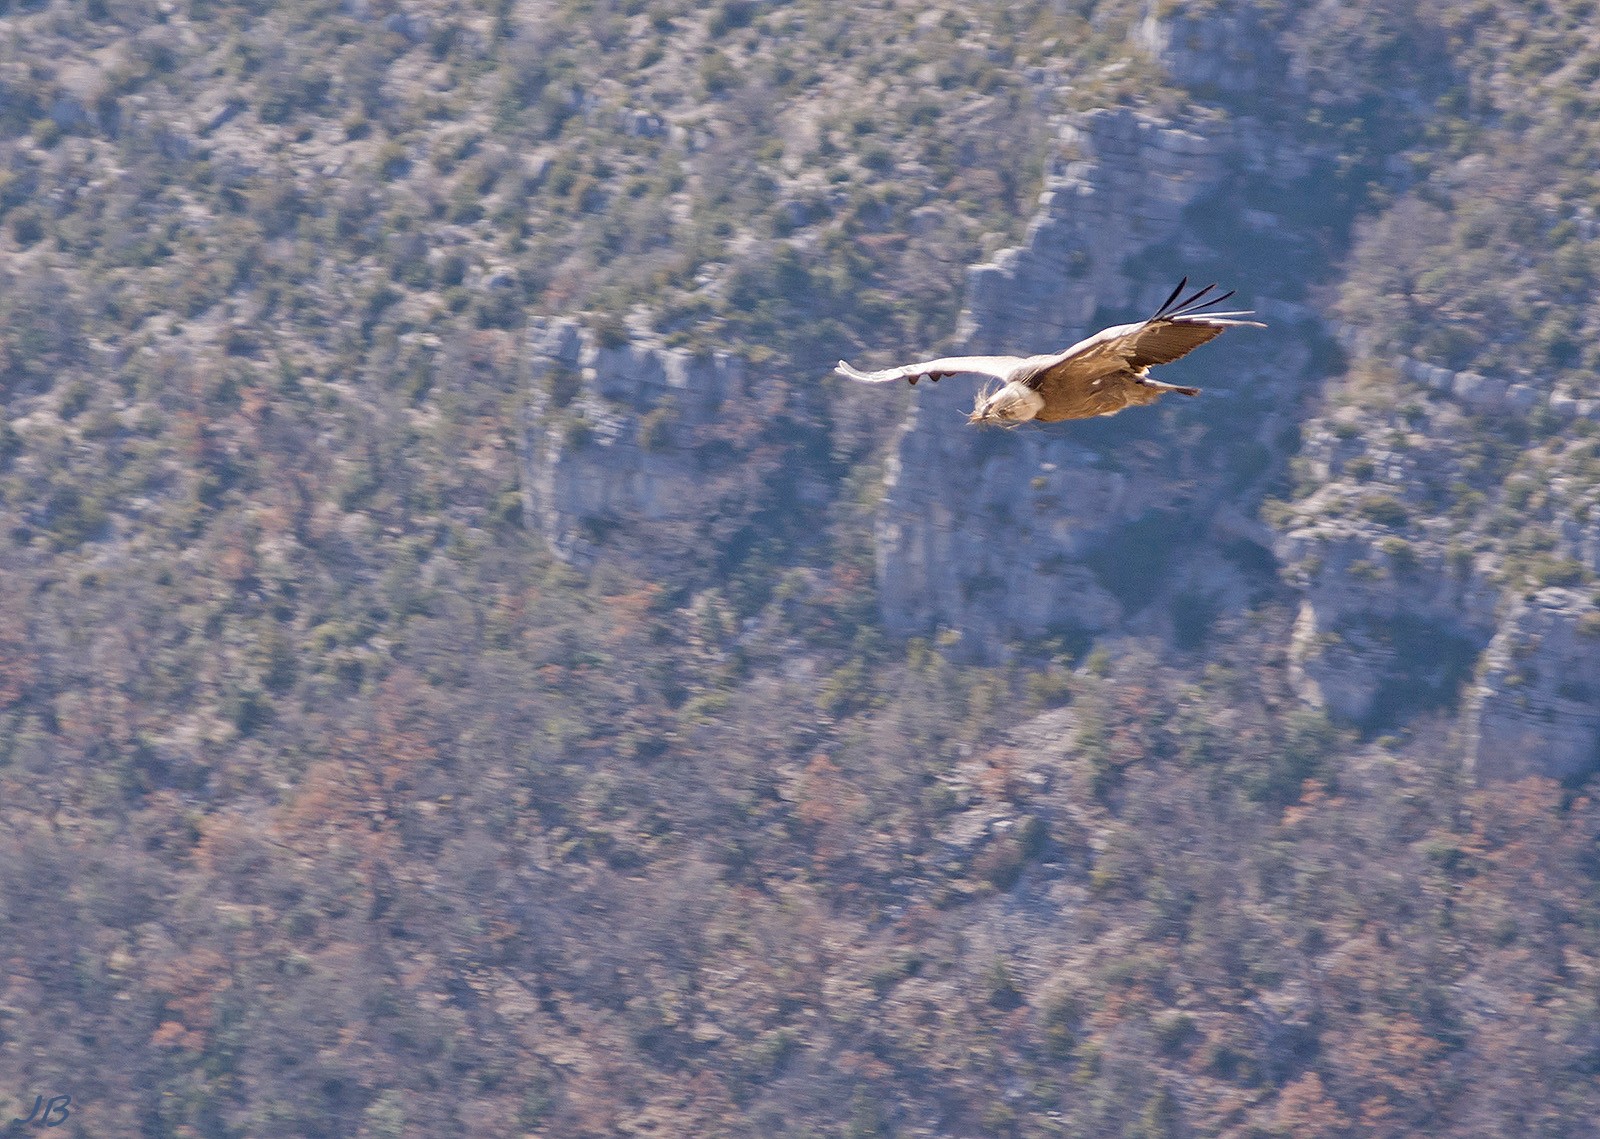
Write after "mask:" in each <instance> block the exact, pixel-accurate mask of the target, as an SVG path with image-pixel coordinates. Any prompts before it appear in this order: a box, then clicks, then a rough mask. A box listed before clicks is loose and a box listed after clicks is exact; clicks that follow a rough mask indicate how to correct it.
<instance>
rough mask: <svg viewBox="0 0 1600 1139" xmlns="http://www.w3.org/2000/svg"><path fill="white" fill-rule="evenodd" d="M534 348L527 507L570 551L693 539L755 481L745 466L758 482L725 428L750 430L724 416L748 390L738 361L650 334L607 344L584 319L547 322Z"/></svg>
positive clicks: (525, 435) (574, 554) (526, 431)
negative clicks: (604, 543) (612, 543)
mask: <svg viewBox="0 0 1600 1139" xmlns="http://www.w3.org/2000/svg"><path fill="white" fill-rule="evenodd" d="M529 349H530V359H531V371H532V375H531V389H532V392H533V398H532V399H531V400H530V402H529V408H528V413H527V415H526V417H525V419H524V423H523V429H522V439H523V446H522V456H523V459H522V461H523V482H522V485H523V496H524V509H525V513H526V517H527V520H528V523H529V525H531V526H532V527H533V528H535V529H537V530H538V531H539V532H540V533H542V534H543V535H544V537H545V540H546V541H548V542H549V543H550V546H551V548H552V549H553V550H554V551H555V552H556V553H557V554H558V555H560V556H561V557H562V558H564V559H566V560H568V561H571V562H577V563H580V564H581V563H586V562H588V561H590V560H592V558H593V555H594V552H595V546H596V543H597V541H599V540H600V539H602V538H608V537H609V538H621V539H624V540H626V539H627V538H628V537H629V536H632V537H634V538H635V539H638V540H641V541H644V542H647V543H650V544H653V545H655V546H657V547H658V548H661V549H663V550H665V549H666V548H668V547H670V546H672V545H674V544H682V543H684V542H688V541H692V540H693V539H694V535H693V533H690V532H689V531H692V530H694V529H695V528H696V527H697V526H698V525H699V524H701V523H703V522H704V521H705V519H706V518H707V517H708V516H709V515H711V514H713V513H714V512H715V509H716V506H717V505H718V503H719V502H720V501H721V500H724V499H726V498H728V497H729V496H730V495H732V494H735V493H737V491H738V490H739V489H740V488H741V487H743V486H744V485H746V483H747V481H748V480H747V478H746V477H745V475H744V474H742V473H741V472H746V473H748V474H749V475H750V477H754V473H755V468H754V467H753V466H743V465H741V464H740V463H738V462H734V461H731V460H732V457H733V452H734V449H735V448H734V446H733V444H735V443H736V440H735V438H734V437H732V436H730V435H729V434H727V433H726V432H724V431H723V428H724V427H726V426H730V425H731V426H733V427H735V428H737V427H738V426H739V417H738V416H737V415H730V416H724V415H723V414H722V412H723V407H724V404H725V403H726V402H727V401H728V399H729V397H730V396H734V395H742V394H744V382H745V371H744V367H743V364H742V362H741V361H739V360H738V359H736V358H735V357H732V356H729V355H726V354H720V355H711V356H697V355H695V354H693V353H691V352H688V351H686V350H684V349H674V348H666V347H663V346H661V345H660V344H659V343H653V342H651V341H650V340H648V339H646V338H644V337H643V336H641V337H640V338H639V339H637V340H624V341H622V342H620V343H616V344H611V345H606V344H602V343H600V342H599V339H598V338H597V337H596V336H595V335H594V334H593V333H591V332H589V331H588V330H586V329H584V328H582V327H581V326H580V325H579V324H578V323H577V322H576V321H572V320H559V321H554V322H551V323H549V324H547V325H544V326H542V327H539V328H536V329H535V330H534V331H533V333H532V335H531V336H530V341H529ZM713 424H716V425H717V429H716V430H715V431H712V430H708V428H710V427H711V425H713ZM745 449H747V448H745Z"/></svg>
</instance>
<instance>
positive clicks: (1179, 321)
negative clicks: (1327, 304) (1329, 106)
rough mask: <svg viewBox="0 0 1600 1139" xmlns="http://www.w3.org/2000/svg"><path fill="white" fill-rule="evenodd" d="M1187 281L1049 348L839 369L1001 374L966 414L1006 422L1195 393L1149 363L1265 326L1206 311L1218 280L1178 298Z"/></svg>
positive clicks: (1106, 411)
mask: <svg viewBox="0 0 1600 1139" xmlns="http://www.w3.org/2000/svg"><path fill="white" fill-rule="evenodd" d="M1188 284H1189V279H1188V278H1187V277H1185V278H1184V279H1183V280H1182V281H1179V282H1178V287H1177V288H1176V289H1173V290H1172V294H1171V295H1170V296H1169V297H1167V299H1166V302H1165V303H1164V304H1162V306H1161V307H1160V308H1159V309H1157V310H1156V311H1155V314H1154V315H1153V316H1151V317H1150V318H1149V319H1148V320H1141V321H1139V322H1138V323H1136V324H1119V325H1116V326H1114V327H1112V328H1107V329H1105V330H1104V331H1101V332H1097V333H1095V334H1094V335H1093V336H1090V337H1088V338H1087V339H1085V340H1080V341H1078V343H1076V344H1074V345H1073V346H1072V347H1070V348H1067V349H1065V350H1063V351H1061V352H1057V353H1055V354H1054V355H1044V356H947V357H943V358H941V359H938V360H927V361H924V362H922V363H919V364H906V365H904V366H902V367H899V368H885V369H884V370H882V371H878V372H861V371H857V370H856V369H855V368H852V367H851V366H850V365H849V364H846V363H845V362H844V361H843V360H840V361H839V367H838V369H837V370H838V372H839V374H840V375H843V376H848V377H850V378H851V379H854V380H861V381H863V382H865V383H871V384H884V383H891V382H893V381H895V380H905V381H906V382H908V383H910V384H913V385H914V384H916V382H917V381H918V380H923V379H928V380H934V381H938V380H941V379H943V378H944V377H946V376H954V375H960V374H962V373H971V374H974V375H980V376H988V377H990V378H991V379H995V380H999V381H1001V386H999V387H998V388H997V389H995V390H986V391H985V392H983V393H982V394H980V395H979V396H978V402H977V404H976V406H975V407H974V408H973V410H972V414H971V415H969V416H968V417H967V421H968V422H969V423H998V424H1000V425H1001V426H1004V427H1015V426H1017V425H1019V424H1021V423H1025V422H1027V421H1028V420H1030V419H1033V420H1038V421H1039V422H1041V423H1054V422H1056V421H1058V420H1062V419H1087V418H1089V417H1091V416H1096V415H1115V414H1116V413H1117V412H1119V411H1121V410H1122V409H1123V408H1125V407H1138V406H1140V405H1142V404H1147V403H1154V402H1155V401H1156V400H1157V399H1159V398H1161V395H1162V394H1163V393H1164V392H1179V393H1181V394H1183V395H1191V396H1192V395H1199V394H1200V389H1199V388H1189V387H1180V386H1178V385H1176V384H1165V383H1162V382H1161V381H1160V380H1152V379H1151V378H1150V369H1151V368H1153V367H1156V366H1157V365H1159V364H1169V363H1171V362H1172V361H1173V360H1176V359H1178V358H1179V357H1182V356H1186V355H1188V354H1189V353H1190V352H1192V351H1194V350H1195V349H1196V348H1198V347H1200V345H1202V344H1204V343H1205V342H1206V341H1208V340H1211V339H1213V338H1214V337H1217V336H1221V335H1222V334H1223V333H1224V332H1226V331H1227V330H1228V329H1230V328H1238V327H1251V328H1264V327H1266V326H1265V325H1263V324H1261V323H1260V322H1259V321H1254V320H1240V319H1238V318H1240V317H1245V316H1250V315H1251V314H1250V312H1249V311H1248V310H1238V311H1234V312H1215V311H1210V310H1214V309H1215V308H1216V306H1217V305H1219V304H1221V303H1222V302H1223V301H1225V300H1227V299H1228V298H1229V297H1231V296H1233V293H1231V292H1227V293H1223V294H1222V295H1221V296H1217V297H1213V296H1211V291H1212V290H1213V289H1215V288H1216V286H1215V285H1207V286H1206V287H1205V288H1203V289H1199V290H1197V291H1196V292H1194V293H1193V294H1191V295H1190V296H1188V297H1185V298H1183V299H1181V300H1180V299H1179V298H1180V297H1182V296H1183V290H1184V289H1185V288H1187V287H1188Z"/></svg>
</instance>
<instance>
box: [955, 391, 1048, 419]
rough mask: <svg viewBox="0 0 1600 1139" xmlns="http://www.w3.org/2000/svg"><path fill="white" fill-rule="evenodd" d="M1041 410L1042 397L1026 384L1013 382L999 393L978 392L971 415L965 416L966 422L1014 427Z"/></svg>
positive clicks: (1042, 408)
mask: <svg viewBox="0 0 1600 1139" xmlns="http://www.w3.org/2000/svg"><path fill="white" fill-rule="evenodd" d="M1042 410H1044V397H1043V396H1042V395H1040V394H1039V393H1038V392H1036V391H1034V390H1033V389H1032V388H1030V387H1029V386H1028V385H1027V384H1023V383H1018V382H1016V381H1014V380H1013V381H1012V382H1011V383H1009V384H1006V385H1005V386H1004V387H1002V388H1001V389H1000V390H999V391H985V392H980V393H979V395H978V402H977V403H976V404H974V405H973V408H972V414H971V415H969V416H967V422H968V423H981V424H993V425H995V426H998V427H1016V426H1018V425H1020V424H1023V423H1026V422H1027V421H1028V420H1030V419H1032V418H1033V417H1034V416H1036V415H1038V414H1039V412H1040V411H1042Z"/></svg>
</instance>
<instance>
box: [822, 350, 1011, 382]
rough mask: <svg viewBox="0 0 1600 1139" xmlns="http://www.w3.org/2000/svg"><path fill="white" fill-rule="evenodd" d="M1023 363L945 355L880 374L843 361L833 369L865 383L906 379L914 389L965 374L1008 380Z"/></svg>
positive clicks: (999, 358) (1005, 357)
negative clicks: (930, 382)
mask: <svg viewBox="0 0 1600 1139" xmlns="http://www.w3.org/2000/svg"><path fill="white" fill-rule="evenodd" d="M1021 363H1023V361H1022V359H1021V358H1019V357H1017V356H945V357H943V358H942V359H938V360H924V361H923V362H922V363H920V364H903V365H901V366H900V367H898V368H885V369H883V370H882V371H880V372H863V371H860V370H858V369H856V368H852V367H851V366H850V365H849V364H846V363H845V362H844V361H843V360H840V361H839V366H838V367H837V368H835V369H834V371H835V372H837V373H838V374H839V375H841V376H848V377H849V378H850V379H852V380H860V381H861V382H862V383H867V384H892V383H894V381H896V380H905V381H906V382H907V383H909V384H911V385H913V386H915V385H916V382H917V381H918V380H933V381H935V382H937V381H939V380H942V379H944V378H945V377H946V376H959V375H961V374H963V373H968V374H971V375H976V376H993V377H994V378H995V379H997V380H1004V379H1009V378H1010V376H1011V373H1012V372H1014V371H1016V369H1017V366H1018V365H1019V364H1021Z"/></svg>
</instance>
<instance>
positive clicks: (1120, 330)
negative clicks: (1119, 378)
mask: <svg viewBox="0 0 1600 1139" xmlns="http://www.w3.org/2000/svg"><path fill="white" fill-rule="evenodd" d="M1188 285H1189V278H1187V277H1185V278H1184V279H1183V280H1181V281H1179V282H1178V287H1177V288H1176V289H1173V290H1172V295H1171V296H1169V297H1168V298H1167V299H1166V303H1164V304H1163V305H1162V306H1161V307H1160V308H1159V309H1157V310H1156V311H1155V313H1154V315H1152V316H1151V317H1150V318H1149V319H1148V320H1141V321H1139V322H1137V323H1136V324H1118V325H1115V326H1113V327H1111V328H1107V329H1105V330H1103V331H1101V332H1097V333H1095V334H1094V335H1093V336H1091V337H1089V338H1087V339H1085V340H1080V341H1078V343H1076V344H1074V345H1073V346H1072V347H1071V348H1068V349H1067V350H1066V351H1064V352H1062V353H1061V354H1060V355H1058V356H1057V357H1056V358H1055V359H1054V360H1051V361H1049V362H1048V363H1047V364H1046V366H1045V367H1044V368H1043V369H1041V372H1040V376H1041V379H1042V378H1043V377H1044V375H1045V374H1047V373H1056V372H1064V373H1068V374H1071V375H1073V376H1075V377H1078V376H1081V377H1083V378H1086V379H1092V378H1094V377H1096V376H1099V375H1103V374H1104V373H1106V372H1111V371H1121V370H1123V369H1129V370H1131V371H1135V372H1137V371H1140V370H1142V369H1144V368H1152V367H1154V366H1156V365H1157V364H1170V363H1172V361H1174V360H1177V359H1179V358H1180V357H1183V356H1187V355H1188V354H1189V353H1190V352H1193V351H1194V350H1195V349H1196V348H1198V347H1200V345H1202V344H1204V343H1205V342H1206V341H1208V340H1212V339H1214V338H1216V337H1218V336H1221V335H1222V334H1223V333H1224V332H1226V331H1227V330H1228V329H1230V328H1241V327H1249V328H1265V327H1266V325H1264V324H1262V323H1261V322H1260V321H1255V320H1240V319H1239V318H1240V317H1245V316H1250V315H1251V313H1250V311H1249V310H1247V309H1238V310H1234V311H1231V312H1215V311H1210V310H1214V309H1215V308H1216V306H1217V305H1220V304H1221V303H1222V302H1223V301H1225V300H1227V299H1228V298H1229V297H1231V296H1233V293H1232V291H1229V292H1226V293H1223V294H1222V295H1221V296H1220V297H1213V296H1211V295H1210V294H1211V290H1212V289H1215V288H1216V286H1215V285H1207V286H1206V287H1205V288H1203V289H1199V290H1197V291H1196V292H1195V293H1193V294H1192V295H1190V296H1189V297H1186V298H1184V299H1182V300H1179V297H1180V296H1182V294H1183V290H1184V289H1185V288H1187V287H1188ZM1052 378H1062V377H1052Z"/></svg>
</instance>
